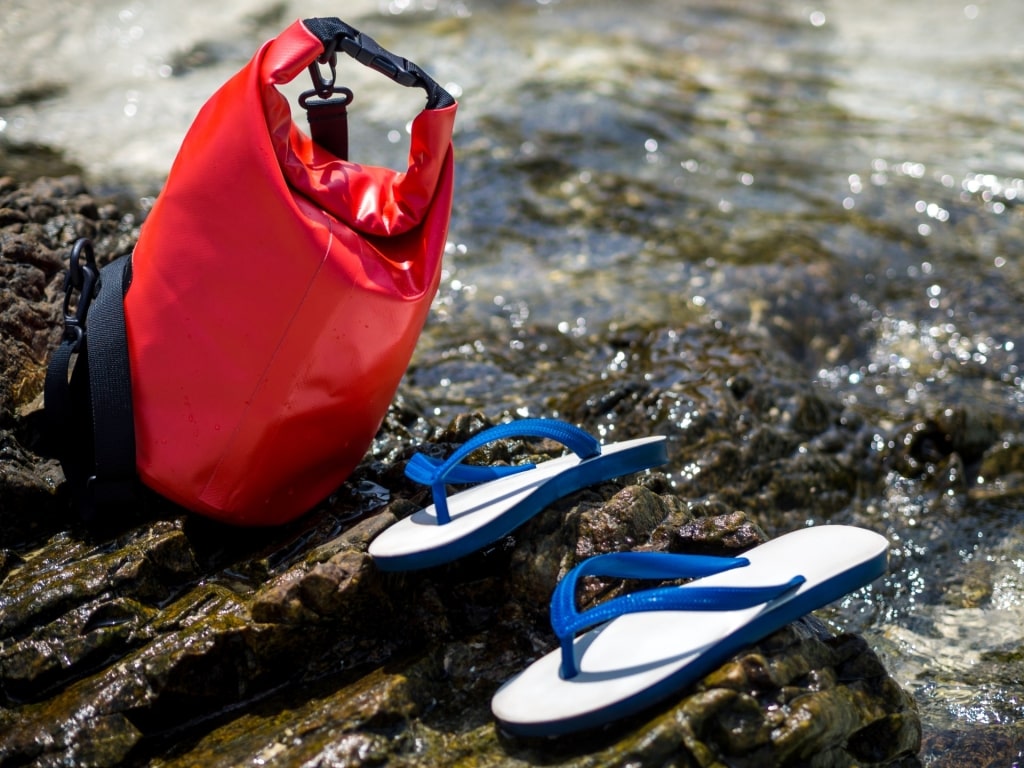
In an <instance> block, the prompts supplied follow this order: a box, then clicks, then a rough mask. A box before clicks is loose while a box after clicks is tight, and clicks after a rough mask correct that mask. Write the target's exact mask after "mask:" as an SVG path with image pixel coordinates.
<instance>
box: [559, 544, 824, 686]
mask: <svg viewBox="0 0 1024 768" xmlns="http://www.w3.org/2000/svg"><path fill="white" fill-rule="evenodd" d="M746 565H749V561H748V560H747V559H746V558H745V557H710V556H706V555H674V554H668V553H664V552H615V553H611V554H607V555H598V556H596V557H591V558H589V559H587V560H584V561H583V562H582V563H580V564H579V565H577V566H576V567H575V568H573V569H572V570H571V571H569V573H568V574H566V576H565V578H564V579H562V580H561V581H560V582H559V583H558V586H557V587H555V592H554V595H552V598H551V626H552V628H553V629H554V630H555V635H557V637H558V640H559V643H560V644H561V648H562V670H561V674H562V676H563V677H565V678H570V677H574V676H575V675H577V674H578V673H579V670H578V669H577V668H576V657H575V654H574V653H573V639H574V638H575V636H576V634H577V633H579V632H580V631H581V630H584V629H588V628H589V627H593V626H596V625H598V624H603V623H604V622H606V621H610V620H611V619H614V618H617V617H619V616H622V615H624V614H627V613H638V612H641V611H685V610H702V611H715V610H721V611H727V610H737V609H741V608H750V607H752V606H755V605H760V604H762V603H766V602H768V601H769V600H772V599H774V598H776V597H779V596H780V595H782V594H784V593H785V592H788V591H789V590H791V589H793V588H794V587H796V586H799V585H800V584H802V583H803V582H804V577H803V576H794V577H793V578H792V579H790V580H789V581H788V582H786V583H784V584H772V585H766V586H762V587H687V588H685V589H683V588H680V587H678V586H671V587H659V588H657V589H648V590H643V591H641V592H634V593H631V594H628V595H623V596H621V597H616V598H613V599H611V600H607V601H605V602H603V603H600V604H598V605H596V606H594V607H593V608H590V609H589V610H586V611H583V612H582V613H581V612H580V611H578V610H577V609H576V585H577V583H578V582H579V580H580V578H582V577H584V576H595V575H602V576H612V577H615V578H625V579H679V578H700V577H702V576H711V575H713V574H716V573H721V572H723V571H728V570H732V569H733V568H740V567H743V566H746Z"/></svg>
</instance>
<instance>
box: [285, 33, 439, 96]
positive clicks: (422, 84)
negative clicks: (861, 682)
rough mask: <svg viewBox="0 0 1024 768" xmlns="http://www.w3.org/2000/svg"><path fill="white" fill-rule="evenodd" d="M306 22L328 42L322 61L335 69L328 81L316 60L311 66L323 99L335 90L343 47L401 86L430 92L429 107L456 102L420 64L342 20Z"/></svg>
mask: <svg viewBox="0 0 1024 768" xmlns="http://www.w3.org/2000/svg"><path fill="white" fill-rule="evenodd" d="M302 23H303V25H305V27H306V29H308V30H309V31H310V32H312V33H313V34H314V35H316V37H317V38H318V39H319V40H320V42H322V43H323V44H324V52H323V55H322V56H320V60H319V61H320V63H321V64H328V65H329V66H330V68H331V78H330V80H324V79H323V77H322V75H321V74H320V70H319V69H318V68H317V65H316V64H315V63H314V64H313V65H311V66H310V74H311V75H312V76H313V82H314V84H315V86H316V89H317V92H318V94H320V95H321V96H322V97H323V98H327V97H328V96H330V94H331V93H332V92H333V88H334V67H335V63H336V61H337V56H336V53H337V51H338V50H341V51H344V52H345V53H347V54H348V55H349V56H351V57H352V58H354V59H355V60H356V61H358V62H359V63H361V64H364V65H366V66H367V67H370V68H371V69H374V70H376V71H378V72H380V73H381V74H382V75H385V76H386V77H389V78H391V79H392V80H394V81H395V82H396V83H398V84H399V85H404V86H408V87H413V88H422V89H423V90H424V91H426V92H427V109H443V108H445V107H450V106H452V105H453V104H454V103H455V99H454V98H453V97H452V95H451V94H450V93H448V91H446V90H445V89H444V88H442V87H441V86H440V85H438V84H437V83H436V82H435V81H434V79H433V78H431V77H430V75H428V74H427V73H426V72H424V71H423V70H422V69H420V68H419V67H418V66H417V65H416V64H414V63H413V62H411V61H409V60H408V59H403V58H401V57H400V56H396V55H395V54H393V53H391V51H388V50H387V49H385V48H383V47H382V46H381V45H380V44H379V43H378V42H377V41H376V40H374V39H373V38H372V37H370V36H369V35H364V34H363V33H362V32H360V31H359V30H357V29H355V28H354V27H351V26H349V25H348V24H346V23H345V22H343V21H342V20H341V19H337V18H333V17H328V18H315V19H304V20H303V22H302Z"/></svg>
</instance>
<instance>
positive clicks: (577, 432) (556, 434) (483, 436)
mask: <svg viewBox="0 0 1024 768" xmlns="http://www.w3.org/2000/svg"><path fill="white" fill-rule="evenodd" d="M510 437H537V438H545V439H549V440H555V441H557V442H559V443H561V444H562V445H564V446H565V447H566V448H568V449H569V450H571V451H572V452H573V453H575V454H576V455H577V456H579V457H580V458H581V459H589V458H591V457H593V456H597V455H599V454H600V453H601V443H600V442H599V441H598V440H597V438H595V437H594V436H593V435H591V434H590V433H588V432H585V431H584V430H582V429H580V428H579V427H576V426H573V425H572V424H568V423H566V422H564V421H559V420H558V419H519V420H518V421H510V422H508V423H506V424H499V425H498V426H496V427H491V428H490V429H485V430H484V431H483V432H480V433H479V434H477V435H474V436H473V437H471V438H470V439H469V440H467V441H466V442H465V443H463V444H462V445H461V446H459V448H458V449H457V450H456V451H455V452H454V453H453V454H452V455H451V456H449V457H448V458H447V459H446V460H445V461H443V462H440V463H436V461H435V460H433V459H430V458H429V457H424V459H423V460H416V457H415V456H414V457H413V459H412V460H410V461H409V463H408V464H407V465H406V475H407V476H408V477H410V478H411V479H412V480H415V481H416V482H419V483H422V484H424V485H429V486H430V488H431V491H432V493H433V496H434V511H435V513H436V515H437V522H438V524H440V525H443V524H445V523H447V522H449V521H450V520H451V515H450V514H449V513H448V496H447V493H446V492H445V485H446V484H447V483H463V482H477V481H476V480H468V481H467V480H466V479H465V478H467V477H474V476H477V472H478V470H479V471H480V475H479V476H480V477H483V479H484V480H493V479H495V478H496V477H504V476H505V475H508V474H514V473H515V472H522V471H523V469H528V468H530V467H527V466H525V465H524V466H522V468H519V467H515V468H507V467H505V468H498V467H484V468H475V467H472V466H471V465H465V464H462V460H463V459H464V458H466V457H467V456H469V454H471V453H472V452H473V451H475V450H476V449H478V448H480V447H482V446H484V445H487V444H488V443H493V442H495V441H497V440H505V439H508V438H510ZM417 455H420V454H417ZM410 464H411V465H412V474H409V465H410ZM488 475H489V476H488Z"/></svg>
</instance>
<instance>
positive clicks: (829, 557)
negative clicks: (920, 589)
mask: <svg viewBox="0 0 1024 768" xmlns="http://www.w3.org/2000/svg"><path fill="white" fill-rule="evenodd" d="M888 546H889V544H888V541H887V540H886V539H885V538H884V537H883V536H880V535H879V534H877V533H874V532H872V531H868V530H864V529H862V528H855V527H850V526H840V525H824V526H818V527H814V528H804V529H801V530H798V531H794V532H792V533H788V534H786V535H784V536H780V537H779V538H777V539H774V540H772V541H769V542H767V543H765V544H762V545H760V546H758V547H755V548H754V549H752V550H750V551H749V552H746V553H744V554H743V557H745V558H747V559H748V560H749V561H750V564H749V565H747V566H745V567H741V568H735V569H733V570H730V571H725V572H722V573H718V574H715V575H714V576H707V577H704V578H701V579H697V580H695V581H693V582H690V583H689V584H687V585H684V586H681V587H678V588H679V589H688V588H691V587H692V586H701V587H712V586H714V587H750V586H764V585H767V584H779V583H784V582H786V581H788V580H789V579H791V578H792V577H794V576H796V575H801V576H803V577H804V578H805V581H804V583H803V584H801V585H800V586H799V587H798V588H796V589H794V590H792V591H791V592H788V593H786V594H785V595H783V596H781V597H778V598H776V599H774V600H772V601H770V602H768V603H765V604H762V605H758V606H755V607H752V608H746V609H738V610H726V611H703V610H701V611H696V610H684V611H647V612H642V613H631V614H626V615H623V616H620V617H618V618H615V619H613V620H612V621H609V622H608V623H606V624H604V625H601V626H599V627H597V628H595V629H593V630H591V631H589V632H587V633H585V634H583V635H581V636H579V637H577V638H576V640H575V644H574V652H575V655H576V659H577V665H578V667H579V670H580V672H579V674H578V675H576V676H574V677H572V678H569V679H564V678H563V677H562V676H561V674H560V668H561V652H560V651H559V650H558V649H556V650H555V651H552V652H551V653H549V654H548V655H546V656H544V657H543V658H541V659H539V660H538V661H536V662H534V663H533V664H531V665H530V666H529V667H528V668H527V669H526V670H524V671H523V672H521V673H520V674H519V675H517V676H516V677H514V678H512V679H511V680H509V681H508V682H507V683H505V685H503V686H502V687H501V688H500V689H499V690H498V692H497V693H496V694H495V695H494V698H493V700H492V703H491V708H492V711H493V713H494V716H495V717H496V718H497V720H498V722H499V723H500V724H501V725H502V726H503V727H505V728H506V729H507V730H509V731H510V732H512V733H516V734H520V735H524V736H551V735H558V734H562V733H568V732H571V731H576V730H581V729H585V728H591V727H596V726H598V725H602V724H604V723H607V722H610V721H612V720H615V719H618V718H620V717H624V716H627V715H630V714H634V713H636V712H638V711H641V710H643V709H645V708H647V707H648V706H651V705H652V704H654V703H656V702H657V701H659V700H661V699H663V698H665V697H666V696H668V695H670V694H671V693H673V692H676V691H678V690H679V689H681V688H683V687H685V686H686V685H688V684H690V683H692V682H695V681H696V680H698V679H700V678H701V677H703V676H704V675H705V674H707V673H708V672H711V671H713V670H714V669H716V668H717V667H718V666H720V665H721V664H722V663H723V662H724V661H726V660H727V659H728V658H730V657H731V656H732V655H734V654H735V653H736V652H737V651H738V650H740V649H741V648H743V647H745V646H747V645H750V644H752V643H755V642H757V641H758V640H760V639H762V638H764V637H765V636H767V635H768V634H771V633H772V632H774V631H775V630H776V629H779V628H781V627H783V626H785V625H786V624H788V623H789V622H791V621H794V620H796V619H797V618H799V617H800V616H803V615H804V614H806V613H808V612H810V611H813V610H815V609H817V608H820V607H822V606H824V605H827V604H828V603H830V602H832V601H833V600H836V599H838V598H839V597H842V596H843V595H844V594H846V593H848V592H851V591H853V590H855V589H858V588H860V587H862V586H864V585H865V584H868V583H870V582H871V581H873V580H874V579H876V578H878V577H879V576H881V575H882V574H883V573H884V572H885V569H886V559H887V558H886V555H887V550H888Z"/></svg>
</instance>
